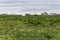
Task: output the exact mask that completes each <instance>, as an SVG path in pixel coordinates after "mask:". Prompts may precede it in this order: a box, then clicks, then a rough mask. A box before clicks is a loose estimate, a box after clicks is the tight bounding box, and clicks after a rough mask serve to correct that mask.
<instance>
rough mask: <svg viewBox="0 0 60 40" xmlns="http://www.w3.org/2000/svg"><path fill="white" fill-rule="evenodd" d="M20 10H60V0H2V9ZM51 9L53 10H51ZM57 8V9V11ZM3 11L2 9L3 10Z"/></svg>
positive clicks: (0, 3) (0, 5) (0, 4)
mask: <svg viewBox="0 0 60 40" xmlns="http://www.w3.org/2000/svg"><path fill="white" fill-rule="evenodd" d="M1 8H2V9H4V10H7V9H8V10H10V11H12V10H13V9H16V10H18V11H19V10H20V11H27V10H29V11H34V12H38V11H53V10H54V9H56V10H57V11H59V10H60V0H0V9H1ZM49 9H51V10H49ZM56 10H55V11H56ZM1 11H2V10H1Z"/></svg>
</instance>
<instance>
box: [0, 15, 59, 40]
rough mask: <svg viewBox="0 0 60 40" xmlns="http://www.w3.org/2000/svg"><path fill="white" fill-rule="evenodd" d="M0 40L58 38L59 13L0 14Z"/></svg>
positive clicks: (53, 39) (46, 39) (47, 39)
mask: <svg viewBox="0 0 60 40" xmlns="http://www.w3.org/2000/svg"><path fill="white" fill-rule="evenodd" d="M0 40H60V15H38V16H37V15H34V16H33V15H27V16H21V15H0Z"/></svg>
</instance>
